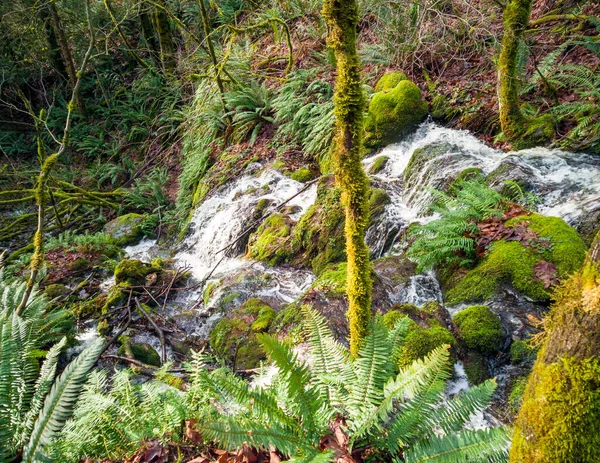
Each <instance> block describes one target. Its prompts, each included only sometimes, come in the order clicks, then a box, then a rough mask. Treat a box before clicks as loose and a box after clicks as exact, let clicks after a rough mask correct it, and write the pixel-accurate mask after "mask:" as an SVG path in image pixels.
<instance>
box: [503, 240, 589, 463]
mask: <svg viewBox="0 0 600 463" xmlns="http://www.w3.org/2000/svg"><path fill="white" fill-rule="evenodd" d="M544 325H545V334H544V340H543V344H542V347H541V349H540V352H539V354H538V357H537V360H536V363H535V365H534V368H533V371H532V373H531V375H530V377H529V380H528V383H527V388H526V391H525V397H524V400H523V406H522V407H521V410H520V412H519V416H518V419H517V422H516V425H515V433H514V437H513V445H512V449H511V456H510V461H511V463H522V462H523V463H531V462H536V463H542V462H544V463H546V462H547V463H550V462H552V463H555V462H559V461H560V462H571V461H572V462H578V463H586V462H590V463H591V462H597V461H600V364H599V362H598V359H599V358H600V357H599V356H600V233H598V235H597V236H596V239H595V240H594V243H593V244H592V247H591V249H590V251H589V252H588V256H587V258H586V261H585V263H584V265H583V267H582V269H581V270H580V271H579V272H577V273H576V274H575V275H573V276H572V277H571V278H569V280H567V281H566V282H565V283H564V284H563V285H562V286H561V288H560V289H559V290H558V291H557V293H556V302H555V303H554V305H553V307H552V308H551V310H550V313H549V315H548V317H547V318H546V320H545V321H544Z"/></svg>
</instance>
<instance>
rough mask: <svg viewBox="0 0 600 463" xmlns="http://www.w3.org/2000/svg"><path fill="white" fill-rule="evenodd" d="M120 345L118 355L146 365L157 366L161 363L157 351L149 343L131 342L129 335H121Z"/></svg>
mask: <svg viewBox="0 0 600 463" xmlns="http://www.w3.org/2000/svg"><path fill="white" fill-rule="evenodd" d="M119 342H120V343H121V346H120V347H119V352H118V353H119V355H121V356H125V357H129V358H134V359H135V360H139V361H140V362H142V363H145V364H146V365H153V366H155V367H159V366H160V365H161V361H160V356H159V355H158V352H156V350H155V349H154V348H153V347H152V346H151V345H150V344H145V343H144V344H140V343H132V342H131V341H130V339H129V336H121V337H120V338H119Z"/></svg>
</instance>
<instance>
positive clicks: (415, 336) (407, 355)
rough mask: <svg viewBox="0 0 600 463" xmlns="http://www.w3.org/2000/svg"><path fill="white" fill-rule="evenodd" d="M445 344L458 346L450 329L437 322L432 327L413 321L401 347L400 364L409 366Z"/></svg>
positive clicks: (402, 366) (401, 366)
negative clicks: (424, 326)
mask: <svg viewBox="0 0 600 463" xmlns="http://www.w3.org/2000/svg"><path fill="white" fill-rule="evenodd" d="M443 345H449V346H450V347H456V339H455V338H454V335H453V334H452V333H451V332H450V330H448V329H446V328H444V327H442V326H439V325H436V324H432V326H431V327H430V328H423V327H421V326H419V325H417V324H416V323H414V322H412V323H411V327H410V328H409V332H408V334H407V336H406V338H405V339H404V344H403V345H402V348H401V349H400V355H399V358H398V366H399V367H400V368H404V367H407V366H409V365H411V364H412V363H413V362H414V361H415V360H418V359H422V358H423V357H425V356H426V355H427V354H429V353H430V352H431V351H432V350H434V349H435V348H437V347H440V346H443Z"/></svg>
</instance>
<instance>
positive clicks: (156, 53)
mask: <svg viewBox="0 0 600 463" xmlns="http://www.w3.org/2000/svg"><path fill="white" fill-rule="evenodd" d="M141 7H142V11H141V12H140V25H141V26H142V36H143V37H144V41H145V42H146V45H147V46H148V52H149V54H150V59H151V60H152V63H154V66H156V67H157V68H158V69H160V67H161V62H160V46H159V45H158V41H157V40H156V35H155V34H154V27H153V26H152V19H151V16H150V6H149V5H146V4H142V6H141Z"/></svg>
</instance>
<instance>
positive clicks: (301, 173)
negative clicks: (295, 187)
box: [290, 167, 314, 183]
mask: <svg viewBox="0 0 600 463" xmlns="http://www.w3.org/2000/svg"><path fill="white" fill-rule="evenodd" d="M290 177H291V178H292V180H296V181H297V182H302V183H305V182H308V181H310V180H312V179H313V178H314V175H313V174H312V172H311V171H310V169H307V168H306V167H303V168H301V169H298V170H295V171H294V172H292V175H290Z"/></svg>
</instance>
